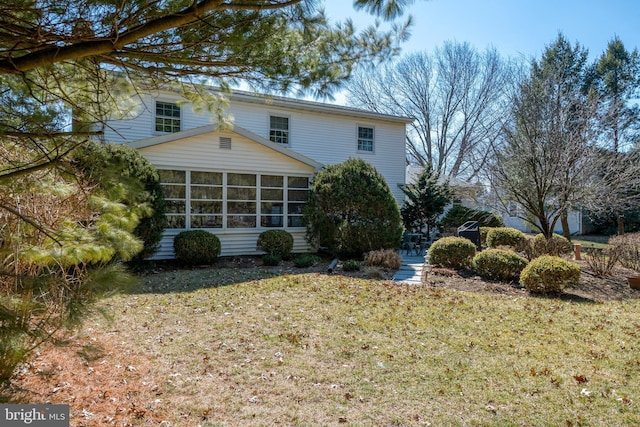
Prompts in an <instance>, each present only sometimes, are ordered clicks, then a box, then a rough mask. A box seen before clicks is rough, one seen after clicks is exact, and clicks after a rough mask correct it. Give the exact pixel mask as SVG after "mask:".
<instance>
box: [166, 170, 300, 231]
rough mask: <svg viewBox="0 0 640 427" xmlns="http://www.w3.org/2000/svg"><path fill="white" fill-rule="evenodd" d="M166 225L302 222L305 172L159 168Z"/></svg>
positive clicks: (252, 225) (270, 225) (293, 225)
mask: <svg viewBox="0 0 640 427" xmlns="http://www.w3.org/2000/svg"><path fill="white" fill-rule="evenodd" d="M158 172H159V174H160V182H161V185H162V189H163V191H164V194H165V199H166V202H167V219H168V225H167V228H171V229H197V228H208V229H212V228H226V229H247V228H251V229H256V228H297V227H304V223H303V212H304V207H305V206H306V204H307V202H308V200H309V181H310V178H309V177H308V176H286V175H267V174H264V175H262V174H245V173H234V172H207V171H185V170H166V169H160V170H158Z"/></svg>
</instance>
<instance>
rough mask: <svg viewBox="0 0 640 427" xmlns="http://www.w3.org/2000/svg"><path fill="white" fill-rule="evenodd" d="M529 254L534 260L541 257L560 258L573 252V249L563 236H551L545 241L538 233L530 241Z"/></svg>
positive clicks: (542, 235)
mask: <svg viewBox="0 0 640 427" xmlns="http://www.w3.org/2000/svg"><path fill="white" fill-rule="evenodd" d="M531 252H532V255H533V257H534V258H535V257H539V256H542V255H552V256H562V255H566V254H570V253H571V252H573V247H572V245H571V242H570V241H569V240H567V238H566V237H564V236H560V235H559V234H553V235H552V236H551V238H550V239H547V238H546V237H544V234H542V233H540V234H537V235H536V236H535V237H534V238H533V239H532V240H531Z"/></svg>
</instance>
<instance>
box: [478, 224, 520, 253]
mask: <svg viewBox="0 0 640 427" xmlns="http://www.w3.org/2000/svg"><path fill="white" fill-rule="evenodd" d="M526 240H527V236H525V234H524V233H523V232H522V231H520V230H516V229H515V228H510V227H496V228H490V229H489V230H488V231H487V246H488V247H490V248H497V247H499V246H510V247H513V248H517V247H520V246H521V245H522V244H523V243H524V242H525V241H526Z"/></svg>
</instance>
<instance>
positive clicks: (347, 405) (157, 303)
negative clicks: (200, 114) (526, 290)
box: [34, 269, 640, 426]
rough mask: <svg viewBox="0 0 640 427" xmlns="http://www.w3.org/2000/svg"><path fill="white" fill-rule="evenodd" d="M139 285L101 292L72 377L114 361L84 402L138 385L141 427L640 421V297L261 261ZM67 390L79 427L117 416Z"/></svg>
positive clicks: (132, 417) (133, 417) (136, 415)
mask: <svg viewBox="0 0 640 427" xmlns="http://www.w3.org/2000/svg"><path fill="white" fill-rule="evenodd" d="M142 281H143V283H142V289H140V290H139V291H138V292H137V293H133V294H128V295H120V296H115V297H112V298H109V299H108V300H105V301H104V302H103V303H102V305H103V307H104V308H106V309H108V311H110V312H111V313H112V315H113V320H112V322H110V323H108V322H106V321H104V320H102V319H101V318H94V319H93V320H91V321H90V322H89V323H88V324H87V326H86V327H85V329H84V331H83V335H82V336H80V338H79V339H82V340H86V342H91V343H92V345H93V346H95V347H100V352H99V354H97V355H96V357H93V358H88V357H85V358H84V359H83V360H84V361H83V365H82V366H83V367H80V368H78V369H77V370H76V372H74V376H75V380H74V379H69V380H68V381H69V382H70V383H71V384H72V385H73V382H74V381H77V382H79V381H80V380H81V379H82V378H83V377H84V376H85V375H86V376H87V378H90V376H93V377H94V378H95V376H96V375H100V374H101V372H105V374H104V375H105V376H106V375H110V376H111V377H112V378H114V381H115V379H117V381H118V382H117V384H120V386H118V385H117V384H116V385H114V386H113V387H112V388H113V390H110V391H109V393H107V391H106V390H107V389H106V387H108V386H106V385H105V386H102V387H101V386H100V385H98V384H94V385H95V387H93V388H92V387H89V386H87V387H88V388H87V390H90V391H86V394H90V393H95V397H93V398H92V399H93V400H91V399H88V400H86V399H85V401H84V402H96V401H101V400H100V399H102V401H105V402H107V401H108V399H109V397H110V396H117V397H116V398H115V399H116V401H117V403H120V402H122V401H124V400H125V399H126V396H122V395H120V396H118V391H117V390H116V389H117V388H118V387H125V386H124V385H122V384H123V381H124V383H125V384H129V385H128V386H129V387H133V386H131V384H134V383H135V384H138V385H137V386H136V387H134V389H135V390H134V391H136V390H137V391H136V392H137V394H135V393H134V392H132V394H131V396H132V397H131V399H132V400H131V401H132V402H135V403H131V405H133V406H135V407H136V408H139V410H138V412H135V411H133V410H131V408H129V412H128V414H129V415H128V417H129V418H128V419H127V421H128V422H131V423H132V424H133V425H159V424H161V423H162V422H163V421H164V424H162V425H173V426H198V425H200V426H240V425H256V426H267V425H269V426H270V425H286V426H289V425H300V426H310V425H314V426H315V425H352V426H403V425H407V426H413V425H416V426H418V425H433V426H458V425H459V426H496V425H497V426H522V425H524V426H623V425H629V426H631V425H640V409H639V405H640V353H639V352H640V344H639V343H640V336H639V335H640V317H639V316H638V313H639V312H640V300H638V299H629V300H624V301H610V302H605V303H577V302H571V301H564V300H558V299H552V298H531V297H513V296H509V297H506V296H501V295H495V294H480V293H472V292H459V291H454V290H448V289H434V288H431V287H428V286H408V285H400V284H395V283H392V282H388V281H387V282H385V281H375V280H364V279H355V278H347V277H343V276H327V275H324V274H318V273H310V274H300V275H295V274H290V275H281V276H274V277H269V273H268V272H263V271H259V270H257V269H246V270H242V269H236V270H233V269H228V270H225V269H216V270H206V269H202V270H193V271H178V272H164V273H160V274H154V275H151V276H147V277H144V278H143V280H142ZM90 340H93V341H90ZM83 348H85V349H86V348H87V346H85V347H83ZM34 363H37V361H36V362H34ZM129 364H131V365H129ZM114 366H116V368H114ZM85 370H87V371H86V372H85ZM109 370H111V371H109ZM107 372H111V374H106V373H107ZM51 375H52V376H54V375H56V374H55V373H52V374H51ZM124 375H128V376H129V377H123V378H124V379H119V378H120V377H119V376H124ZM127 378H130V379H129V381H130V383H127ZM58 381H59V380H58ZM93 381H94V382H95V379H94V380H93ZM71 388H72V387H71ZM147 389H151V390H153V391H154V393H148V396H149V397H147V394H145V393H147V391H148V390H147ZM145 390H147V391H145ZM57 393H58V394H54V395H52V396H53V397H52V398H51V399H52V401H54V402H56V401H57V402H60V403H66V401H65V400H68V401H70V402H72V403H71V408H72V414H75V418H73V417H72V425H112V424H109V423H108V422H107V421H109V420H110V419H111V420H113V419H114V417H115V415H113V414H111V415H109V414H101V413H99V412H98V411H97V409H96V408H95V407H93V408H92V407H91V406H90V403H83V404H80V403H74V402H77V399H78V396H79V391H78V390H77V389H76V390H75V392H74V391H73V390H71V391H69V393H68V394H66V395H63V394H60V393H61V392H57ZM100 393H102V394H100ZM112 393H113V394H112ZM70 396H71V397H73V399H76V400H73V401H72V400H71V397H70ZM56 399H57V400H56ZM111 399H114V398H113V397H111ZM118 399H119V400H118ZM82 405H86V406H87V407H86V408H82V407H80V406H82ZM122 408H126V405H125V404H122ZM143 408H144V410H143ZM83 410H86V411H87V412H89V413H90V414H92V417H89V420H85V422H86V423H87V424H83V423H82V421H83V414H84V412H82V411H83ZM123 411H124V409H123ZM116 412H117V411H116ZM85 415H86V414H85ZM85 418H86V417H85ZM101 423H104V424H101ZM118 425H122V424H118Z"/></svg>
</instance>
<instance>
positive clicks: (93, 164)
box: [74, 142, 167, 263]
mask: <svg viewBox="0 0 640 427" xmlns="http://www.w3.org/2000/svg"><path fill="white" fill-rule="evenodd" d="M74 155H75V162H76V164H77V166H78V168H79V169H80V170H82V171H83V172H84V173H85V174H86V176H87V178H88V179H89V180H90V181H91V182H92V183H95V184H96V185H97V186H99V187H100V188H102V189H104V190H105V191H106V192H107V193H110V194H113V195H116V194H117V195H118V198H119V199H120V200H119V201H120V202H121V203H123V204H124V205H126V206H128V207H130V208H136V207H139V206H147V207H148V208H147V209H146V210H145V212H144V213H142V214H139V218H140V221H139V223H138V225H137V226H136V228H135V229H134V230H133V234H134V235H135V236H136V237H137V238H139V239H140V240H141V241H142V242H143V248H142V251H140V252H139V253H138V254H136V255H135V256H134V257H133V258H132V261H133V262H134V263H137V262H140V261H142V260H144V259H145V258H148V257H149V256H151V255H152V254H153V253H154V252H155V250H156V249H157V247H158V245H159V244H160V240H161V239H162V233H163V231H164V229H165V227H166V225H167V217H166V215H165V214H166V211H167V206H166V202H165V199H164V193H163V191H162V187H161V185H160V177H159V175H158V171H157V170H156V168H155V167H154V166H153V165H152V164H151V163H150V162H149V161H148V160H147V159H146V158H144V156H142V154H140V152H139V151H138V150H136V149H134V148H131V147H128V146H126V145H113V144H100V143H97V142H91V143H86V144H84V145H83V146H82V147H81V148H80V149H79V150H77V151H76V152H75V153H74ZM123 186H127V187H129V188H130V190H128V192H123V191H122V189H121V188H122V187H123Z"/></svg>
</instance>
